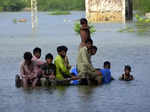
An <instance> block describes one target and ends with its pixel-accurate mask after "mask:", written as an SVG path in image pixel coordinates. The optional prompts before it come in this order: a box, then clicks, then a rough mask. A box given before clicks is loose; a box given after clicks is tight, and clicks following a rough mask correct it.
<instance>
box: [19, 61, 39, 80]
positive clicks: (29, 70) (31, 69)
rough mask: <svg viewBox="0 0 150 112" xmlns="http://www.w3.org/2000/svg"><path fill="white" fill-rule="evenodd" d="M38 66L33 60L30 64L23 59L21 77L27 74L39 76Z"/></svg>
mask: <svg viewBox="0 0 150 112" xmlns="http://www.w3.org/2000/svg"><path fill="white" fill-rule="evenodd" d="M36 67H37V66H36V64H35V62H34V61H31V64H30V65H29V66H28V65H27V64H26V63H25V61H23V62H22V63H21V67H20V75H21V77H22V78H24V77H25V76H33V77H37V74H38V71H37V68H36Z"/></svg>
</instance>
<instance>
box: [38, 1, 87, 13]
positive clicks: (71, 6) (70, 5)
mask: <svg viewBox="0 0 150 112" xmlns="http://www.w3.org/2000/svg"><path fill="white" fill-rule="evenodd" d="M37 2H38V9H39V10H40V11H52V10H84V9H85V0H37Z"/></svg>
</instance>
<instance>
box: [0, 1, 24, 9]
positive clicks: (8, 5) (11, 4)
mask: <svg viewBox="0 0 150 112" xmlns="http://www.w3.org/2000/svg"><path fill="white" fill-rule="evenodd" d="M0 7H1V10H2V11H19V10H21V9H22V8H24V7H25V2H24V0H13V1H12V0H0Z"/></svg>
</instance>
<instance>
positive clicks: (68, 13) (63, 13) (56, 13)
mask: <svg viewBox="0 0 150 112" xmlns="http://www.w3.org/2000/svg"><path fill="white" fill-rule="evenodd" d="M70 14H71V13H70V12H69V11H53V12H49V15H70Z"/></svg>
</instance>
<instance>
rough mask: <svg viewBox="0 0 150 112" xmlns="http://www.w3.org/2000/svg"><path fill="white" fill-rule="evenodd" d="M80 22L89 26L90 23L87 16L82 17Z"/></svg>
mask: <svg viewBox="0 0 150 112" xmlns="http://www.w3.org/2000/svg"><path fill="white" fill-rule="evenodd" d="M80 24H81V25H82V26H87V24H88V21H87V19H86V18H81V19H80Z"/></svg>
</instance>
